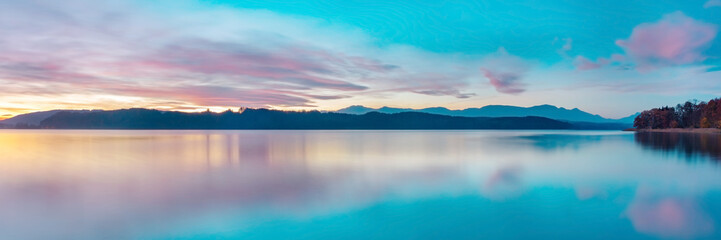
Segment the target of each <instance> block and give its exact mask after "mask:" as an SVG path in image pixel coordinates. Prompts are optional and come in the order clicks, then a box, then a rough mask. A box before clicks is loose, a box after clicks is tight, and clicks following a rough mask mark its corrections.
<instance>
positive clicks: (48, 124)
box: [38, 109, 574, 129]
mask: <svg viewBox="0 0 721 240" xmlns="http://www.w3.org/2000/svg"><path fill="white" fill-rule="evenodd" d="M573 127H574V126H573V125H572V124H570V123H567V122H562V121H558V120H553V119H548V118H543V117H502V118H487V117H452V116H445V115H436V114H428V113H415V112H405V113H396V114H384V113H378V112H371V113H367V114H363V115H352V114H342V113H324V112H319V111H307V112H287V111H276V110H268V109H243V110H242V111H238V112H233V111H226V112H222V113H213V112H203V113H184V112H166V111H158V110H151V109H123V110H113V111H101V110H97V111H87V112H72V111H67V112H58V113H56V114H54V115H52V116H50V117H49V118H47V119H45V120H43V121H41V122H40V125H39V126H38V128H46V129H572V128H573Z"/></svg>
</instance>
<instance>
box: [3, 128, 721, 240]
mask: <svg viewBox="0 0 721 240" xmlns="http://www.w3.org/2000/svg"><path fill="white" fill-rule="evenodd" d="M719 159H721V136H718V135H699V134H634V133H626V132H605V131H599V132H595V131H34V130H27V131H15V130H3V131H0V239H721V230H719V227H720V226H719V223H720V222H721V165H720V163H721V161H719Z"/></svg>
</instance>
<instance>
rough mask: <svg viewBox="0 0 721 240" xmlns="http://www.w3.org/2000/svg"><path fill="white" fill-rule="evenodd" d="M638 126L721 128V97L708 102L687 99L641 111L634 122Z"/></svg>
mask: <svg viewBox="0 0 721 240" xmlns="http://www.w3.org/2000/svg"><path fill="white" fill-rule="evenodd" d="M633 126H634V127H636V128H651V129H662V128H699V127H700V128H721V98H716V99H712V100H711V101H709V102H708V103H706V102H700V103H699V102H698V101H696V100H694V101H687V102H686V103H684V104H683V105H682V104H678V105H676V107H668V106H666V107H662V108H654V109H651V110H646V111H643V112H641V114H639V115H638V116H637V117H636V119H635V120H634V122H633Z"/></svg>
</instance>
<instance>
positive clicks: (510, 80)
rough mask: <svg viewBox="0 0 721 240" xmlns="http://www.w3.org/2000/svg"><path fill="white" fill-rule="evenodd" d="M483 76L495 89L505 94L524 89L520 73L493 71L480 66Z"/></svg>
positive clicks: (520, 91) (516, 92) (517, 92)
mask: <svg viewBox="0 0 721 240" xmlns="http://www.w3.org/2000/svg"><path fill="white" fill-rule="evenodd" d="M481 72H483V76H485V77H486V78H487V79H488V81H489V82H490V83H491V85H492V86H493V87H494V88H496V91H498V92H500V93H507V94H519V93H522V92H524V91H525V89H524V88H523V84H522V83H521V75H520V74H518V73H513V72H500V71H499V72H494V71H492V70H489V69H486V68H481Z"/></svg>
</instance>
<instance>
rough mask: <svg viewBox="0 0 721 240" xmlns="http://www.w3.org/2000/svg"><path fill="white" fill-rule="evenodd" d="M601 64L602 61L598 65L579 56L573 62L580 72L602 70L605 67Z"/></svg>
mask: <svg viewBox="0 0 721 240" xmlns="http://www.w3.org/2000/svg"><path fill="white" fill-rule="evenodd" d="M600 62H602V61H599V63H596V62H594V61H592V60H591V59H588V58H586V57H584V56H577V57H576V59H574V60H573V65H574V66H576V69H578V70H591V69H597V68H600V67H601V66H602V65H603V64H602V63H600Z"/></svg>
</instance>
